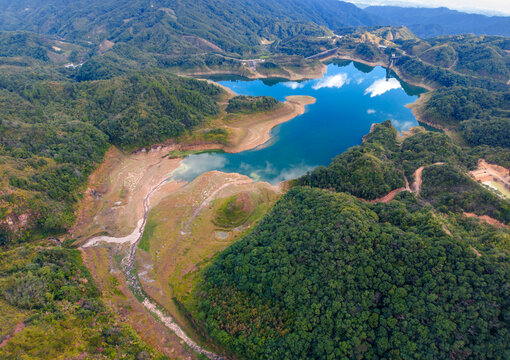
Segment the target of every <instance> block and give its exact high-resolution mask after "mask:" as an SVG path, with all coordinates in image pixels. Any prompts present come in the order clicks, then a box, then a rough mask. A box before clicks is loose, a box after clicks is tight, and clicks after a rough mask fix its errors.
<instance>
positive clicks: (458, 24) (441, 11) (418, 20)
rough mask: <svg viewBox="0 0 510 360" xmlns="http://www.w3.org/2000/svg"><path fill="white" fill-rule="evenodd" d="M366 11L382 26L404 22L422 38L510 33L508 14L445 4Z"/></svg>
mask: <svg viewBox="0 0 510 360" xmlns="http://www.w3.org/2000/svg"><path fill="white" fill-rule="evenodd" d="M365 11H366V12H368V13H370V14H373V15H377V16H379V17H380V18H381V22H382V24H383V25H395V26H399V25H406V26H408V27H409V28H411V30H412V31H413V32H414V33H416V34H417V35H418V36H420V37H423V38H431V37H434V36H441V35H452V34H478V35H485V34H488V35H502V36H510V30H509V29H510V19H509V18H508V17H507V16H486V15H480V14H469V13H464V12H459V11H456V10H450V9H448V8H446V7H441V8H414V7H413V8H408V7H398V6H369V7H367V8H366V9H365Z"/></svg>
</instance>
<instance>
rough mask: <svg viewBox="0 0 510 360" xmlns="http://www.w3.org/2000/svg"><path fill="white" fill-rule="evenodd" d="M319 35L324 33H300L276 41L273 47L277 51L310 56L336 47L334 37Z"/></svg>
mask: <svg viewBox="0 0 510 360" xmlns="http://www.w3.org/2000/svg"><path fill="white" fill-rule="evenodd" d="M319 35H323V34H318V35H316V36H314V37H310V36H307V35H298V36H294V37H292V38H288V39H284V40H281V41H278V42H277V43H275V44H274V46H273V49H274V50H275V52H277V53H283V54H289V55H301V56H304V57H308V56H312V55H315V54H318V53H321V52H323V51H325V50H329V49H333V48H335V47H336V46H335V40H334V39H328V38H327V37H326V36H319ZM318 36H319V37H318Z"/></svg>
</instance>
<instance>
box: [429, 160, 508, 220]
mask: <svg viewBox="0 0 510 360" xmlns="http://www.w3.org/2000/svg"><path fill="white" fill-rule="evenodd" d="M421 197H422V198H424V199H426V200H427V201H428V202H429V203H431V204H432V205H433V206H434V207H435V208H436V209H438V210H440V211H443V212H461V213H462V212H468V213H475V214H478V215H488V216H490V217H493V218H495V219H497V220H499V221H501V222H503V223H506V224H509V223H510V201H507V200H504V199H501V198H499V197H498V196H496V195H495V194H493V193H492V192H491V191H489V190H487V189H485V188H484V187H482V186H480V185H479V184H478V183H476V182H475V181H474V180H473V179H471V178H470V177H468V176H467V175H464V174H463V173H462V172H460V171H459V170H458V169H456V168H455V167H453V166H451V165H442V166H432V167H430V168H426V169H424V170H423V184H422V192H421Z"/></svg>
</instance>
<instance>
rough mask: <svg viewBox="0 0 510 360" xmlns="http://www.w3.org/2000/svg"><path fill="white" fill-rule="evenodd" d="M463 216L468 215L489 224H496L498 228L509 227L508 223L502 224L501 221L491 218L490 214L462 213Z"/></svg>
mask: <svg viewBox="0 0 510 360" xmlns="http://www.w3.org/2000/svg"><path fill="white" fill-rule="evenodd" d="M464 216H465V217H468V218H475V219H478V220H480V221H483V222H485V223H487V224H489V225H493V226H496V227H498V228H500V229H510V226H508V225H505V224H503V223H502V222H500V221H498V220H496V219H494V218H491V217H490V216H488V215H481V216H480V215H476V214H473V213H466V212H465V213H464Z"/></svg>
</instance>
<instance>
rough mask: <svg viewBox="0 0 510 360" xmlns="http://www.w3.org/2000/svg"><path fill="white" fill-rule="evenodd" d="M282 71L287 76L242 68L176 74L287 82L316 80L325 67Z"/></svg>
mask: <svg viewBox="0 0 510 360" xmlns="http://www.w3.org/2000/svg"><path fill="white" fill-rule="evenodd" d="M282 69H283V71H285V72H286V73H287V74H282V73H275V74H270V75H266V74H261V73H260V72H258V71H255V70H253V69H251V68H243V69H242V70H241V71H239V70H235V69H233V70H229V69H221V70H203V71H190V72H183V73H178V75H179V76H211V75H238V76H243V77H245V78H248V79H252V80H256V79H275V78H281V79H286V80H289V81H300V80H310V79H318V78H321V77H323V76H324V74H325V73H326V71H327V66H326V65H324V64H323V63H322V62H321V63H320V64H319V65H318V66H316V67H308V68H306V69H303V70H302V71H301V72H299V73H298V72H296V71H293V70H291V69H288V68H286V67H282Z"/></svg>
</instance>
